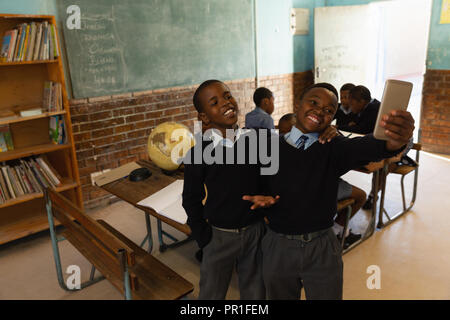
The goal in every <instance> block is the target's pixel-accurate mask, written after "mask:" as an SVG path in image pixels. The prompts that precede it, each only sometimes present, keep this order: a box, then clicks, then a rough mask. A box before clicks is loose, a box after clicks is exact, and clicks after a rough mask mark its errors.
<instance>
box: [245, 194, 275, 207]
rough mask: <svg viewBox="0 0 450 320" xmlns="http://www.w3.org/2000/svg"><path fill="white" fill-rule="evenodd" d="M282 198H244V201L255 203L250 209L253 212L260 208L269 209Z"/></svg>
mask: <svg viewBox="0 0 450 320" xmlns="http://www.w3.org/2000/svg"><path fill="white" fill-rule="evenodd" d="M279 199H280V196H276V197H275V198H274V197H271V196H243V197H242V200H247V201H251V202H253V205H252V206H251V207H250V209H251V210H255V209H258V208H267V207H270V206H272V205H274V204H275V203H277V202H278V200H279Z"/></svg>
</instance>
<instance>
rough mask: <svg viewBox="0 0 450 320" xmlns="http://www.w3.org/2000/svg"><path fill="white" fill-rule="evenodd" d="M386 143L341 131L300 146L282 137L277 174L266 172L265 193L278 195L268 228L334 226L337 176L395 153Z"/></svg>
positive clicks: (270, 210) (293, 230) (299, 231)
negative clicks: (322, 140)
mask: <svg viewBox="0 0 450 320" xmlns="http://www.w3.org/2000/svg"><path fill="white" fill-rule="evenodd" d="M385 145H386V143H385V141H382V140H376V139H375V138H374V137H373V136H372V135H367V136H364V137H359V138H353V139H349V138H345V137H342V136H338V137H336V138H334V139H333V140H332V141H331V142H329V143H326V144H320V143H319V142H315V143H314V144H312V145H311V146H310V147H309V148H308V149H306V150H299V149H297V148H294V147H293V146H291V145H290V144H288V143H287V142H286V141H285V139H284V138H281V139H280V166H279V170H278V173H277V174H276V175H273V176H265V181H264V183H265V185H266V188H267V194H269V195H272V196H275V195H279V196H280V200H279V201H278V203H276V204H275V205H274V206H272V207H270V208H268V209H266V210H265V211H266V214H267V218H268V220H269V222H270V223H269V227H270V228H271V229H272V230H273V231H275V232H278V233H283V234H303V233H309V232H314V231H318V230H323V229H326V228H329V227H331V226H332V225H333V217H334V215H335V214H336V197H337V189H338V178H339V177H340V176H341V175H343V174H345V173H346V172H348V171H349V170H351V169H355V168H358V167H360V166H362V165H365V164H367V163H369V162H371V161H378V160H381V159H382V158H387V157H391V156H394V155H395V154H397V153H398V152H399V151H398V150H397V151H394V152H389V151H387V150H386V147H385Z"/></svg>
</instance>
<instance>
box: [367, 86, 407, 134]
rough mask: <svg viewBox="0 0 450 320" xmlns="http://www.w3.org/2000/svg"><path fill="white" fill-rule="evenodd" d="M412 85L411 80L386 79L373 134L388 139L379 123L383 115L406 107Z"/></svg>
mask: <svg viewBox="0 0 450 320" xmlns="http://www.w3.org/2000/svg"><path fill="white" fill-rule="evenodd" d="M412 88H413V85H412V83H411V82H407V81H400V80H391V79H390V80H387V81H386V84H385V86H384V91H383V98H382V99H381V105H380V110H379V111H378V117H377V122H376V124H375V130H374V131H373V136H374V137H375V138H377V139H380V140H388V139H389V137H387V136H386V134H385V132H384V131H385V129H384V128H383V127H382V126H381V125H380V122H381V121H382V118H383V116H384V115H386V114H388V113H390V112H391V111H392V110H404V111H406V109H407V108H408V103H409V98H410V97H411V91H412Z"/></svg>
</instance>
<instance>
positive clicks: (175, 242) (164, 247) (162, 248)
mask: <svg viewBox="0 0 450 320" xmlns="http://www.w3.org/2000/svg"><path fill="white" fill-rule="evenodd" d="M157 225H158V239H159V251H160V252H164V251H166V250H167V249H168V248H173V247H177V246H179V245H182V244H184V243H186V242H188V241H190V240H192V238H191V237H187V239H184V240H178V239H177V238H175V237H174V236H172V235H171V234H169V233H167V232H165V231H164V230H163V229H162V223H161V220H159V219H157ZM163 235H164V236H166V237H168V238H169V239H170V240H172V241H173V243H171V244H166V243H165V242H164V239H163Z"/></svg>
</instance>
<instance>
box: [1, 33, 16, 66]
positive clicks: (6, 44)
mask: <svg viewBox="0 0 450 320" xmlns="http://www.w3.org/2000/svg"><path fill="white" fill-rule="evenodd" d="M12 34H13V31H12V30H9V31H6V32H5V35H4V36H3V41H2V49H1V51H0V62H6V61H8V57H9V52H10V51H11V50H10V49H11V46H12V45H13V44H12V41H13V39H12Z"/></svg>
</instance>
